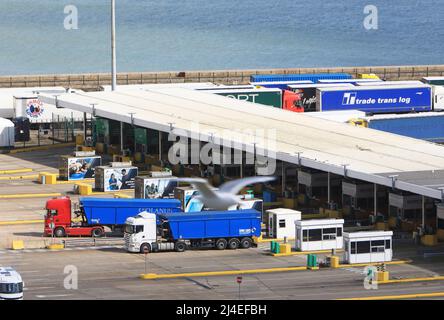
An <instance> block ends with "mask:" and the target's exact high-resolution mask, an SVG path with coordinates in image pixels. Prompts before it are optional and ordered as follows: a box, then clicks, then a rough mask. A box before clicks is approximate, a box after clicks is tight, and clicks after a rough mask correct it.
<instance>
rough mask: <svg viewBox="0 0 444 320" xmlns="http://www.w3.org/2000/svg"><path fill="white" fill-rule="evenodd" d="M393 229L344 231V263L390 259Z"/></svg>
mask: <svg viewBox="0 0 444 320" xmlns="http://www.w3.org/2000/svg"><path fill="white" fill-rule="evenodd" d="M392 236H393V231H363V232H350V233H348V232H344V251H345V252H344V255H345V261H346V263H369V262H387V261H392V257H393V251H392Z"/></svg>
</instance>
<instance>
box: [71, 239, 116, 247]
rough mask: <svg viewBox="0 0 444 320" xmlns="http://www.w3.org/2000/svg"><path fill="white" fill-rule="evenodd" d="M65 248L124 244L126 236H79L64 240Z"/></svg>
mask: <svg viewBox="0 0 444 320" xmlns="http://www.w3.org/2000/svg"><path fill="white" fill-rule="evenodd" d="M63 244H64V246H65V248H77V247H103V246H120V245H121V246H123V245H124V238H77V239H65V240H63Z"/></svg>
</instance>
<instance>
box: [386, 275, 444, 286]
mask: <svg viewBox="0 0 444 320" xmlns="http://www.w3.org/2000/svg"><path fill="white" fill-rule="evenodd" d="M423 281H444V276H437V277H423V278H405V279H393V280H387V281H378V282H377V284H392V283H409V282H423Z"/></svg>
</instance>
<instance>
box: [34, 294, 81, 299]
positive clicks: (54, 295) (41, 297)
mask: <svg viewBox="0 0 444 320" xmlns="http://www.w3.org/2000/svg"><path fill="white" fill-rule="evenodd" d="M68 296H72V294H50V295H40V294H39V295H36V296H35V297H36V298H39V299H47V298H58V297H68Z"/></svg>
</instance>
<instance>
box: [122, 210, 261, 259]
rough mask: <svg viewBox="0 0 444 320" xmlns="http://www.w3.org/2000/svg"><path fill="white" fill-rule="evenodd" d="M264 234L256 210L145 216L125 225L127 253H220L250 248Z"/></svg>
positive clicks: (143, 213)
mask: <svg viewBox="0 0 444 320" xmlns="http://www.w3.org/2000/svg"><path fill="white" fill-rule="evenodd" d="M260 234H261V213H260V212H259V211H257V210H252V209H248V210H236V211H205V212H188V213H170V214H158V215H156V214H153V213H149V212H142V213H140V214H138V215H137V216H135V217H130V218H128V219H127V220H126V223H125V235H124V237H125V249H126V250H127V251H129V252H140V253H148V252H156V251H172V250H175V251H177V252H183V251H185V250H186V249H188V248H216V249H219V250H224V249H226V248H229V249H237V248H244V249H246V248H249V247H251V246H252V244H253V239H252V237H253V236H256V237H259V236H260Z"/></svg>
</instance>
